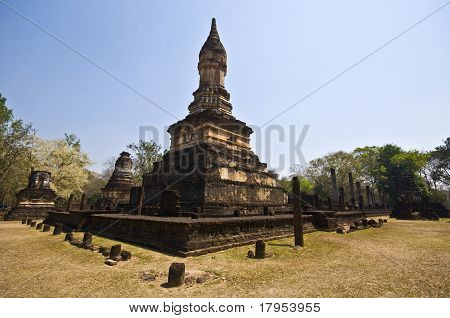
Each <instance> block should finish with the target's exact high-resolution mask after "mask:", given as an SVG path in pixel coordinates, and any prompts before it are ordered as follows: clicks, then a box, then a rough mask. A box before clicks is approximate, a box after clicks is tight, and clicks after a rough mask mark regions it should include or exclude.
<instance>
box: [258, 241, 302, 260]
mask: <svg viewBox="0 0 450 318" xmlns="http://www.w3.org/2000/svg"><path fill="white" fill-rule="evenodd" d="M295 246H300V245H297V244H296V245H295ZM302 246H303V245H302ZM255 258H258V259H264V258H266V243H264V241H262V240H257V241H256V247H255Z"/></svg>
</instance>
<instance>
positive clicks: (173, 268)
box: [167, 263, 186, 287]
mask: <svg viewBox="0 0 450 318" xmlns="http://www.w3.org/2000/svg"><path fill="white" fill-rule="evenodd" d="M185 276H186V265H185V264H184V263H172V265H170V267H169V278H168V281H167V285H168V286H169V287H178V286H181V285H183V283H184V278H185Z"/></svg>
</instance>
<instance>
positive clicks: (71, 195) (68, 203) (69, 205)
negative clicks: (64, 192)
mask: <svg viewBox="0 0 450 318" xmlns="http://www.w3.org/2000/svg"><path fill="white" fill-rule="evenodd" d="M72 202H73V193H71V194H70V196H69V201H67V208H66V211H70V207H71V206H72Z"/></svg>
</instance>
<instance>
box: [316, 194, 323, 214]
mask: <svg viewBox="0 0 450 318" xmlns="http://www.w3.org/2000/svg"><path fill="white" fill-rule="evenodd" d="M316 195H317V197H316V199H317V200H316V202H318V203H317V204H318V208H319V210H323V204H322V199H321V198H320V195H318V194H316Z"/></svg>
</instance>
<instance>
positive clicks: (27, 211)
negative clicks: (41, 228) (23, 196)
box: [4, 206, 55, 221]
mask: <svg viewBox="0 0 450 318" xmlns="http://www.w3.org/2000/svg"><path fill="white" fill-rule="evenodd" d="M54 209H55V208H54V207H41V206H39V207H20V206H19V207H15V208H12V209H11V210H10V211H9V212H8V213H7V214H5V216H4V220H5V221H15V220H21V219H24V218H32V219H45V218H46V217H47V215H48V212H49V211H52V210H54Z"/></svg>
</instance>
